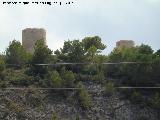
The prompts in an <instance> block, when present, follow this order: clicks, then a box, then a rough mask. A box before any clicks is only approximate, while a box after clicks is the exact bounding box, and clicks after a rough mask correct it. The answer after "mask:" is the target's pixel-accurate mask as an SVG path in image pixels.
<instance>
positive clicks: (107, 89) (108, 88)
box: [105, 82, 115, 96]
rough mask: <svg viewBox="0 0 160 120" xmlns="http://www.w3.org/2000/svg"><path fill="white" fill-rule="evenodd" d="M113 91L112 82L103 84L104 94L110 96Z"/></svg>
mask: <svg viewBox="0 0 160 120" xmlns="http://www.w3.org/2000/svg"><path fill="white" fill-rule="evenodd" d="M114 92H115V87H114V84H113V83H112V82H108V83H107V84H106V85H105V94H106V95H107V96H111V95H112V94H113V93H114Z"/></svg>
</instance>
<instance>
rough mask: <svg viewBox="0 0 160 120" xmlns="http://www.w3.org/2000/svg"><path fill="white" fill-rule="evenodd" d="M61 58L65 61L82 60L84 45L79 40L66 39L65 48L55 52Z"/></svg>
mask: <svg viewBox="0 0 160 120" xmlns="http://www.w3.org/2000/svg"><path fill="white" fill-rule="evenodd" d="M54 53H55V54H56V55H57V56H58V58H59V59H60V60H63V61H65V62H82V61H83V60H84V53H85V51H84V47H83V44H82V42H80V41H79V40H73V41H70V40H69V41H65V42H64V45H63V48H61V49H60V51H59V50H56V51H55V52H54Z"/></svg>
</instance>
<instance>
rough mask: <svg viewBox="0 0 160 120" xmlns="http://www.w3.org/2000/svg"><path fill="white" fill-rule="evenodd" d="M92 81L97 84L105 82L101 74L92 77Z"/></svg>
mask: <svg viewBox="0 0 160 120" xmlns="http://www.w3.org/2000/svg"><path fill="white" fill-rule="evenodd" d="M92 80H93V81H97V82H103V81H104V80H105V76H104V74H103V72H99V73H98V74H96V75H93V76H92Z"/></svg>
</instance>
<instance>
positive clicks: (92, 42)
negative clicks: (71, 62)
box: [82, 36, 106, 51]
mask: <svg viewBox="0 0 160 120" xmlns="http://www.w3.org/2000/svg"><path fill="white" fill-rule="evenodd" d="M82 43H83V45H84V48H85V50H86V51H87V50H88V49H89V48H90V47H92V46H95V47H96V48H97V49H98V50H104V49H105V48H106V46H105V45H104V44H103V43H102V40H101V38H100V37H99V36H94V37H85V38H84V39H83V40H82Z"/></svg>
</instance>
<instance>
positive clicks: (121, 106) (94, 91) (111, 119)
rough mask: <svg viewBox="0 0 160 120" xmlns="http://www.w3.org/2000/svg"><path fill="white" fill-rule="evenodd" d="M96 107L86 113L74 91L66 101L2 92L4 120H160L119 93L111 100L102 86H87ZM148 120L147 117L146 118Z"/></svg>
mask: <svg viewBox="0 0 160 120" xmlns="http://www.w3.org/2000/svg"><path fill="white" fill-rule="evenodd" d="M85 85H86V88H87V89H88V91H89V93H90V95H91V97H92V100H93V106H92V107H91V108H90V109H88V110H86V109H83V108H82V107H81V106H80V104H79V102H78V100H77V99H76V97H75V90H71V91H70V92H69V94H68V93H67V96H68V97H62V96H60V95H58V94H56V92H54V91H48V90H31V89H22V90H1V91H0V120H52V119H53V120H54V116H57V117H58V119H59V120H76V118H77V116H79V119H80V120H138V119H139V120H142V119H144V118H145V119H147V120H159V119H160V115H159V114H160V112H159V111H156V110H153V109H150V108H142V107H140V106H138V105H133V104H131V103H130V102H129V101H128V100H124V99H122V98H121V95H120V94H119V93H118V92H117V93H115V94H114V95H112V96H110V97H107V96H105V95H104V92H103V87H102V86H101V84H96V83H92V82H89V83H85ZM144 116H145V117H144Z"/></svg>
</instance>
